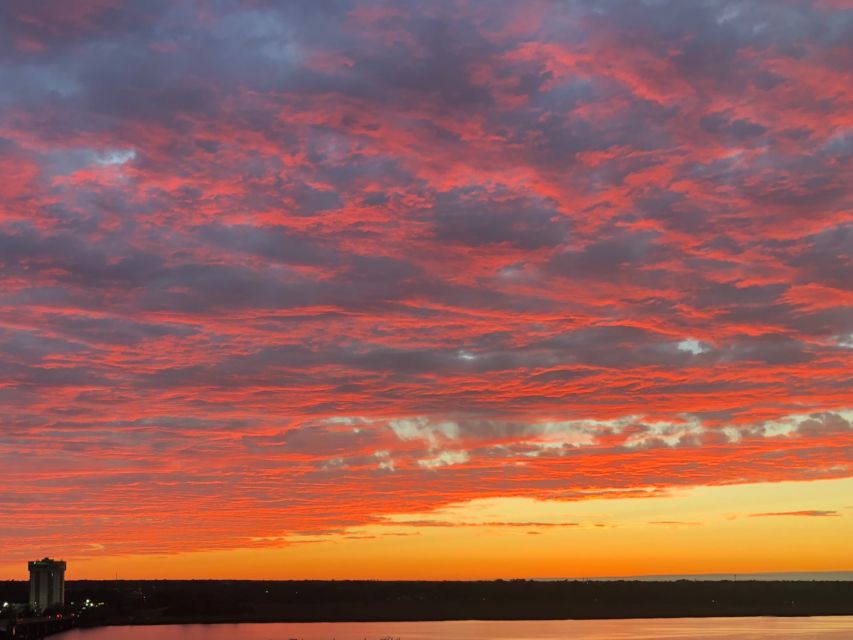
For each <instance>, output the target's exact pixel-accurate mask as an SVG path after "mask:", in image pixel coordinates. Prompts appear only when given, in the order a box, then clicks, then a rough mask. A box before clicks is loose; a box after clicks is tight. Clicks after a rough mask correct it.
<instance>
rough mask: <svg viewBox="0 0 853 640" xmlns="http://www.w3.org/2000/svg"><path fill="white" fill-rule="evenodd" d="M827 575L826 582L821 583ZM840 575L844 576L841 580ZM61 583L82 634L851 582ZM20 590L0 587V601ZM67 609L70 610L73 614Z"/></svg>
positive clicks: (563, 612) (675, 602)
mask: <svg viewBox="0 0 853 640" xmlns="http://www.w3.org/2000/svg"><path fill="white" fill-rule="evenodd" d="M830 575H835V574H830ZM842 575H849V572H842ZM703 578H704V579H700V580H662V579H657V580H565V581H550V580H496V581H470V582H461V581H453V582H450V581H448V582H416V581H398V582H391V581H387V582H386V581H360V580H341V581H313V580H306V581H257V580H256V581H245V580H183V581H181V580H127V581H125V580H116V581H112V580H110V581H88V580H78V581H69V582H68V583H67V588H66V602H67V603H68V604H71V603H77V605H78V606H79V603H82V602H84V601H85V600H86V599H89V600H90V601H91V602H92V603H95V605H96V606H91V607H87V608H85V610H84V611H83V612H82V614H81V619H80V624H81V626H102V625H118V624H178V623H220V622H229V623H230V622H368V621H371V622H380V621H388V622H391V621H416V620H418V621H420V620H423V621H427V620H470V619H480V620H535V619H539V620H545V619H572V618H574V619H593V618H602V619H604V618H674V617H714V616H816V615H853V581H851V580H832V581H830V580H820V581H808V580H803V579H800V580H768V579H761V580H747V579H738V580H737V581H734V580H719V581H713V580H709V579H707V576H704V577H703ZM26 598H27V584H26V583H24V582H11V581H10V582H0V601H9V602H24V601H26ZM72 606H73V605H72Z"/></svg>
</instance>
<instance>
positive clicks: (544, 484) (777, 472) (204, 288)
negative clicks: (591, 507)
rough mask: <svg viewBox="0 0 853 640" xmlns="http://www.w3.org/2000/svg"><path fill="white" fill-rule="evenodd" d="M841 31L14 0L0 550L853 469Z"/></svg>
mask: <svg viewBox="0 0 853 640" xmlns="http://www.w3.org/2000/svg"><path fill="white" fill-rule="evenodd" d="M851 42H853V11H851V9H850V8H848V7H846V6H845V3H843V2H831V1H829V0H825V1H816V2H813V3H809V2H796V1H791V2H781V3H774V4H773V6H770V5H769V4H768V3H763V2H713V1H707V2H689V3H687V2H680V1H677V0H672V1H671V2H666V1H661V2H652V1H648V2H615V1H614V2H563V3H553V2H525V3H515V2H465V1H459V2H437V3H436V2H423V3H405V4H401V3H393V2H387V3H386V2H378V1H377V2H357V1H350V2H337V3H325V2H321V3H275V2H266V1H263V0H245V1H242V2H238V1H236V0H233V1H231V0H222V1H221V2H216V3H212V4H205V3H195V2H190V1H179V2H165V1H162V2H161V1H159V0H154V1H152V0H145V1H144V2H143V1H141V0H140V1H138V2H137V1H127V2H119V1H118V0H80V1H79V2H75V3H74V9H73V11H72V10H71V8H70V7H69V8H68V9H62V8H61V7H57V5H56V3H48V2H40V1H34V0H26V1H24V0H11V1H7V2H4V3H3V5H2V7H0V86H2V87H3V89H2V90H0V169H2V175H3V179H2V181H0V273H2V280H0V283H2V286H0V363H2V364H0V373H1V374H2V375H0V401H2V405H3V416H2V418H0V421H2V432H0V466H2V468H3V469H4V486H3V488H0V507H2V511H3V513H4V520H5V522H6V524H4V526H3V527H2V528H0V548H2V549H4V552H7V555H9V556H10V557H17V556H20V557H24V556H26V555H28V554H31V553H33V552H34V551H35V550H36V549H41V548H46V547H52V548H55V547H57V546H61V545H62V544H64V543H63V540H65V539H67V536H68V535H69V534H71V533H72V532H73V533H74V535H75V537H76V538H77V539H79V540H81V541H83V542H81V544H80V547H81V549H80V550H78V551H79V552H80V553H83V549H84V548H97V549H99V550H103V551H98V552H99V553H100V552H104V553H121V552H126V551H129V550H137V551H151V552H164V553H165V552H172V551H180V550H195V549H212V548H228V547H230V546H238V545H245V544H247V542H246V541H248V540H252V539H254V540H263V539H280V537H281V536H282V535H290V534H297V535H316V534H319V533H323V532H330V531H339V530H341V529H343V528H345V527H347V526H349V525H358V524H365V523H370V522H381V521H382V518H383V516H385V515H386V514H393V513H397V514H399V513H407V512H408V513H420V512H423V511H424V510H427V509H430V508H434V507H438V506H441V505H444V504H448V503H450V502H459V501H464V500H467V499H473V498H480V497H490V496H534V497H540V498H553V499H583V498H585V497H589V496H593V495H614V494H615V495H620V496H627V495H632V494H639V495H644V494H646V493H648V492H649V491H651V492H655V491H665V490H666V489H667V488H668V487H671V486H675V485H696V484H728V483H738V482H758V481H771V482H772V481H781V480H796V479H813V478H828V477H848V476H850V475H851V469H852V468H853V466H851V465H853V460H851V458H853V456H851V452H853V429H851V417H853V413H851V403H850V398H851V397H853V393H852V392H853V389H851V387H853V378H852V377H851V371H853V366H851V365H853V288H851V284H853V264H851V256H853V228H851V220H853V213H851V211H853V191H851V187H850V175H851V170H852V169H853V167H851V158H853V128H852V127H853V116H851V114H853V89H852V88H853V74H852V73H851V69H853V47H851V44H850V43H851ZM815 506H816V507H818V508H819V506H820V505H815ZM781 513H782V512H780V513H779V514H769V513H768V514H760V515H781ZM799 513H800V514H801V515H831V514H828V513H826V512H823V511H820V510H818V509H816V510H814V511H801V512H799ZM674 515H675V516H676V517H674V518H673V519H672V522H677V521H679V518H678V517H677V514H674ZM48 520H49V521H50V522H51V523H52V525H51V527H49V528H48V527H46V526H45V524H44V523H45V522H46V521H48ZM668 522H669V521H668ZM10 523H11V526H7V525H8V524H10ZM84 543H85V544H84ZM69 549H70V550H69V553H70V552H71V549H72V548H69ZM75 549H76V548H75ZM89 553H90V554H91V553H95V552H94V551H90V552H89Z"/></svg>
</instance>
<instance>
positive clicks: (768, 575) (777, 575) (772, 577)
mask: <svg viewBox="0 0 853 640" xmlns="http://www.w3.org/2000/svg"><path fill="white" fill-rule="evenodd" d="M538 579H539V580H555V581H559V580H598V581H608V580H640V581H643V582H647V581H652V582H656V581H660V580H710V581H714V582H716V581H720V580H763V581H770V582H776V581H779V580H783V581H786V580H853V571H789V572H782V571H779V572H765V573H684V574H663V575H659V574H654V575H645V576H643V575H641V576H611V577H599V578H538Z"/></svg>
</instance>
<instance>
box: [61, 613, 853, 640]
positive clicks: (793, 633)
mask: <svg viewBox="0 0 853 640" xmlns="http://www.w3.org/2000/svg"><path fill="white" fill-rule="evenodd" d="M385 637H393V638H400V640H557V639H562V638H578V639H581V640H620V639H621V640H658V639H666V640H714V639H717V638H738V639H739V640H769V639H772V640H783V639H785V638H796V639H798V640H808V639H811V638H815V639H818V640H827V639H829V638H832V639H841V638H845V639H848V640H849V639H850V638H853V616H850V617H840V616H839V617H819V618H690V619H684V618H681V619H671V620H532V621H512V622H504V621H497V622H494V621H478V620H466V621H461V622H336V623H310V624H294V623H285V624H279V623H274V624H213V625H204V624H188V625H167V626H158V627H106V628H102V629H86V630H82V629H77V630H74V631H69V632H67V633H65V634H62V635H58V636H54V638H56V639H57V640H290V639H291V638H299V639H300V640H364V639H366V640H378V639H379V638H385Z"/></svg>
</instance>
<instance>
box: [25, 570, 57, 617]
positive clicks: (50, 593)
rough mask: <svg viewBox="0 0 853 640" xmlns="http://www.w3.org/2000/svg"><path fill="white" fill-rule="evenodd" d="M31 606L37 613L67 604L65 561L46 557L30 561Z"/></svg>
mask: <svg viewBox="0 0 853 640" xmlns="http://www.w3.org/2000/svg"><path fill="white" fill-rule="evenodd" d="M29 567H30V608H31V609H32V610H33V611H35V612H36V613H43V612H44V611H45V610H47V609H51V608H55V607H62V606H64V605H65V561H64V560H51V559H50V558H44V559H42V560H35V561H33V562H30V563H29Z"/></svg>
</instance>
